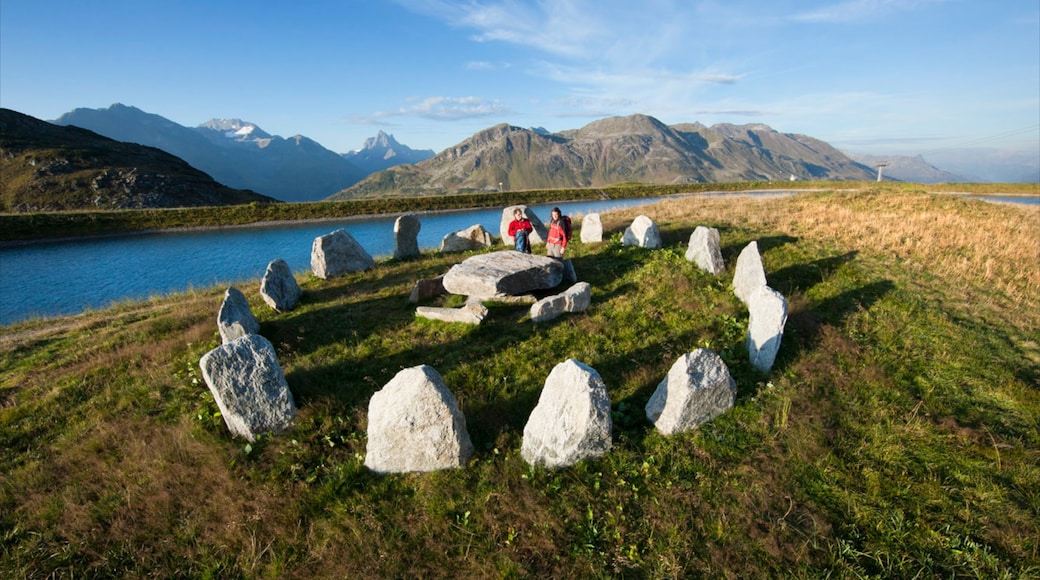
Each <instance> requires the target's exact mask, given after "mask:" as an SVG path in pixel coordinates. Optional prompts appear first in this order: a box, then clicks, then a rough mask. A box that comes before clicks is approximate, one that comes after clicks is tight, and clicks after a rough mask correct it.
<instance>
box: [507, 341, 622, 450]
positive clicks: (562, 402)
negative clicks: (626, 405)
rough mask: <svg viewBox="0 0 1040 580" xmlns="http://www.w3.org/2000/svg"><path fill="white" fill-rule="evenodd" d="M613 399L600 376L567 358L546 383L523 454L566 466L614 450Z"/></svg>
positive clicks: (526, 432)
mask: <svg viewBox="0 0 1040 580" xmlns="http://www.w3.org/2000/svg"><path fill="white" fill-rule="evenodd" d="M611 428H612V423H611V418H610V396H609V395H608V394H607V386H606V385H605V384H604V383H603V379H602V378H600V376H599V373H597V372H596V370H595V369H593V368H592V367H590V366H588V365H586V364H584V363H581V362H578V361H576V360H574V359H567V360H565V361H564V362H562V363H560V364H558V365H556V367H555V368H553V370H552V372H550V373H549V376H548V377H547V378H546V379H545V386H544V387H543V388H542V393H541V395H540V396H539V397H538V404H537V405H536V406H535V408H534V410H533V411H532V412H531V416H530V418H528V420H527V424H526V425H525V426H524V440H523V444H522V446H521V449H520V455H521V456H522V457H523V458H524V461H526V462H528V463H530V464H531V465H544V466H546V467H566V466H568V465H573V464H575V463H577V462H578V461H580V460H582V459H587V458H593V457H599V456H601V455H603V454H604V453H606V452H607V451H610V448H611V435H610V434H611Z"/></svg>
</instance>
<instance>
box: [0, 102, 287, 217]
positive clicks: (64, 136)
mask: <svg viewBox="0 0 1040 580" xmlns="http://www.w3.org/2000/svg"><path fill="white" fill-rule="evenodd" d="M275 201H276V200H274V199H272V198H270V197H267V196H264V195H260V194H258V193H256V192H254V191H247V190H241V189H233V188H230V187H227V186H226V185H222V184H220V183H217V182H216V181H214V180H213V179H212V178H211V177H210V176H208V175H206V174H205V173H203V172H202V171H199V170H198V169H196V168H194V167H192V166H191V165H189V164H188V163H186V162H185V161H184V160H183V159H179V158H177V157H175V156H173V155H171V154H169V153H167V152H165V151H162V150H160V149H157V148H154V147H145V146H142V145H137V144H133V143H124V142H120V141H116V140H113V139H110V138H108V137H103V136H101V135H98V134H97V133H94V132H92V131H89V130H87V129H81V128H78V127H62V126H59V125H54V124H52V123H48V122H46V121H41V120H40V119H36V118H34V117H30V116H28V115H23V114H22V113H19V112H16V111H12V110H10V109H0V211H2V212H54V211H67V210H79V209H109V210H110V209H140V208H171V207H190V206H214V205H229V204H244V203H252V202H260V203H271V202H275Z"/></svg>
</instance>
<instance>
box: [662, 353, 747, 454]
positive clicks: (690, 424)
mask: <svg viewBox="0 0 1040 580" xmlns="http://www.w3.org/2000/svg"><path fill="white" fill-rule="evenodd" d="M736 397H737V383H736V381H734V380H733V377H732V376H730V373H729V368H727V367H726V363H725V362H723V360H722V358H720V357H719V355H717V354H715V353H714V352H712V351H710V350H707V349H703V348H699V349H697V350H695V351H693V352H691V353H687V354H685V355H683V356H682V357H680V358H679V360H677V361H675V364H673V365H672V368H671V369H670V370H669V371H668V375H667V376H666V377H665V378H664V380H662V381H661V382H660V384H658V385H657V390H655V391H654V394H653V395H652V396H651V397H650V401H649V402H647V404H646V418H647V419H649V420H650V422H651V423H653V424H654V427H656V428H657V430H658V431H660V432H661V433H663V434H665V435H672V434H673V433H681V432H683V431H689V430H690V429H694V428H696V427H697V426H698V425H701V424H702V423H706V422H708V421H711V420H712V419H714V418H715V417H718V416H719V415H721V414H723V413H725V412H727V411H729V410H730V409H732V408H733V404H734V401H736Z"/></svg>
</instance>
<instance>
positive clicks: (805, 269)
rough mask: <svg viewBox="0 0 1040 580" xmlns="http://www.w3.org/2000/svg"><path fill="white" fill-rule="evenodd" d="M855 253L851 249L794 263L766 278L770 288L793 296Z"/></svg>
mask: <svg viewBox="0 0 1040 580" xmlns="http://www.w3.org/2000/svg"><path fill="white" fill-rule="evenodd" d="M857 254H858V252H855V251H852V252H847V253H845V254H841V255H840V256H831V257H829V258H823V259H820V260H816V261H814V262H809V263H808V264H795V265H793V266H788V267H786V268H781V269H779V270H777V271H776V272H772V273H770V274H769V275H768V276H766V278H767V279H768V280H769V286H770V287H771V288H773V289H774V290H776V291H777V292H780V293H781V294H783V295H784V296H793V295H795V294H799V293H802V292H805V291H806V290H808V289H809V288H811V287H813V286H815V285H816V284H819V283H821V282H824V281H825V280H827V278H828V277H829V276H830V275H831V274H833V273H834V272H835V271H836V270H837V269H838V268H840V267H841V266H842V265H843V264H847V263H849V262H851V261H852V260H853V259H855V258H856V256H857Z"/></svg>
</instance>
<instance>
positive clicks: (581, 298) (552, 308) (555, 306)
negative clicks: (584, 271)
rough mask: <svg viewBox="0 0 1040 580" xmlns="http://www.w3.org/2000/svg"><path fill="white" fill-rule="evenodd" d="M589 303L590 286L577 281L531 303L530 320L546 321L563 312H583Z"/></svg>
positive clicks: (590, 300)
mask: <svg viewBox="0 0 1040 580" xmlns="http://www.w3.org/2000/svg"><path fill="white" fill-rule="evenodd" d="M591 303H592V286H591V285H589V283H588V282H579V283H577V284H575V285H573V286H571V287H570V288H568V289H567V290H565V291H564V292H562V293H560V294H556V295H553V296H547V297H545V298H542V299H541V300H539V301H537V302H535V303H534V304H533V305H531V320H532V321H534V322H546V321H548V320H552V319H554V318H557V317H559V316H560V315H561V314H564V313H565V312H569V313H573V312H584V311H586V310H588V308H589V305H590V304H591Z"/></svg>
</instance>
